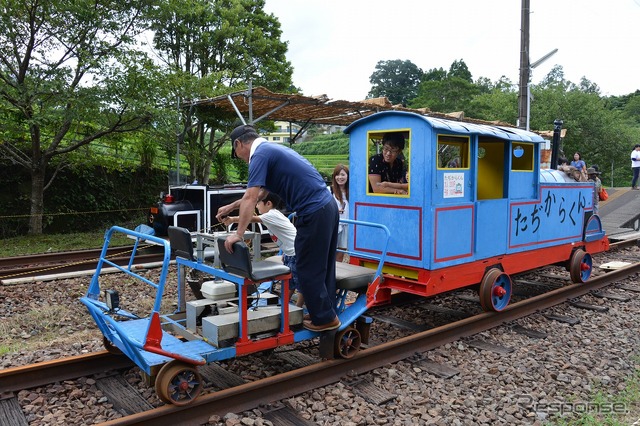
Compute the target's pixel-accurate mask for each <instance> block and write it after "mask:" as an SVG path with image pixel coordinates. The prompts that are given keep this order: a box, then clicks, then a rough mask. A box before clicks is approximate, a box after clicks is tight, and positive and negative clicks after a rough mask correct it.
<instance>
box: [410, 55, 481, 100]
mask: <svg viewBox="0 0 640 426" xmlns="http://www.w3.org/2000/svg"><path fill="white" fill-rule="evenodd" d="M485 84H486V82H485ZM481 89H483V86H481V85H477V84H474V83H473V80H472V78H471V72H469V69H468V68H467V64H465V62H464V61H463V60H462V59H460V60H459V61H458V60H456V61H453V63H452V64H451V66H450V67H449V72H446V71H445V70H444V69H442V68H438V69H436V68H433V69H431V70H429V71H427V72H426V73H425V74H424V78H423V79H422V83H420V86H419V87H418V92H417V95H416V97H415V98H414V99H413V100H412V101H411V103H410V105H411V107H412V108H424V107H426V108H429V109H431V110H432V111H438V112H452V111H464V109H465V107H466V106H468V105H469V103H470V102H471V100H472V99H473V98H474V96H477V95H479V94H480V93H481Z"/></svg>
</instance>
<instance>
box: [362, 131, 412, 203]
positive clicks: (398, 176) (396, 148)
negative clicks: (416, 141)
mask: <svg viewBox="0 0 640 426" xmlns="http://www.w3.org/2000/svg"><path fill="white" fill-rule="evenodd" d="M403 149H404V136H403V135H402V133H401V132H388V133H385V134H384V135H383V136H382V152H381V153H380V154H375V155H372V156H371V158H370V159H369V191H370V192H374V193H385V194H406V193H407V189H408V183H407V181H406V180H405V174H406V172H405V168H404V163H403V161H402V160H401V156H400V154H401V153H402V150H403ZM382 182H392V183H399V184H402V185H403V189H397V188H388V187H386V186H384V184H382Z"/></svg>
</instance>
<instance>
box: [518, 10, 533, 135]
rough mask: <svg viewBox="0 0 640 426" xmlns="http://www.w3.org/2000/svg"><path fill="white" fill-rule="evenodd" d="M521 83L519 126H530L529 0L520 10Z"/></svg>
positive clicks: (519, 92) (523, 127)
mask: <svg viewBox="0 0 640 426" xmlns="http://www.w3.org/2000/svg"><path fill="white" fill-rule="evenodd" d="M520 14H521V15H520V22H521V27H520V84H519V91H518V127H519V128H521V129H525V128H527V127H528V124H529V123H528V119H527V117H528V116H529V106H528V98H529V97H528V89H529V73H530V72H531V69H530V68H529V0H522V10H521V11H520Z"/></svg>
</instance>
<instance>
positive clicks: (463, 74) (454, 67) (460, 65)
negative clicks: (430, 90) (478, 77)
mask: <svg viewBox="0 0 640 426" xmlns="http://www.w3.org/2000/svg"><path fill="white" fill-rule="evenodd" d="M447 76H448V77H458V78H461V79H463V80H465V81H468V82H469V83H473V79H472V78H471V72H470V71H469V68H468V67H467V64H465V63H464V61H463V60H462V59H460V60H459V61H453V63H452V64H451V66H450V67H449V73H448V74H447Z"/></svg>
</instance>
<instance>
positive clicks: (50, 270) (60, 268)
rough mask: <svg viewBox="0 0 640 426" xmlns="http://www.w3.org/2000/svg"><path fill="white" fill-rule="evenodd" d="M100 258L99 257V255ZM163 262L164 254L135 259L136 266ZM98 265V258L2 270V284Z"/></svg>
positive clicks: (124, 260) (118, 259)
mask: <svg viewBox="0 0 640 426" xmlns="http://www.w3.org/2000/svg"><path fill="white" fill-rule="evenodd" d="M98 256H99V255H98ZM130 259H131V257H130V256H123V257H112V258H110V260H111V261H112V262H114V263H116V264H118V265H120V266H126V265H128V264H129V261H130ZM161 260H162V254H157V253H156V254H139V255H137V256H136V258H135V264H141V263H154V262H159V261H161ZM97 265H98V258H93V259H85V260H81V261H79V262H75V263H63V264H54V265H52V264H48V265H39V266H26V267H21V268H16V269H5V270H0V284H4V283H5V281H7V282H10V281H11V279H16V278H32V277H38V276H42V275H49V274H66V273H69V272H81V271H93V270H95V269H96V267H97Z"/></svg>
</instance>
